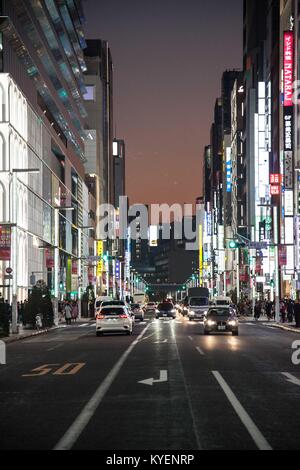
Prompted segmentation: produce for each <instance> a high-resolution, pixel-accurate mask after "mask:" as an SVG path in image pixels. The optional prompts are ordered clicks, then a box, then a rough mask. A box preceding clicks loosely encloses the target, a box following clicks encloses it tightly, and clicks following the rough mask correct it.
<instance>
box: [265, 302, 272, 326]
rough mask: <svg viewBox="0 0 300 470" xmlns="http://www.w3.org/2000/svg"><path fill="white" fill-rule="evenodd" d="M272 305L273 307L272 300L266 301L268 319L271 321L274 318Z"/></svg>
mask: <svg viewBox="0 0 300 470" xmlns="http://www.w3.org/2000/svg"><path fill="white" fill-rule="evenodd" d="M272 307H273V304H272V302H270V301H268V302H266V315H267V318H268V321H270V320H271V318H272Z"/></svg>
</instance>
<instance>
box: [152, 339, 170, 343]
mask: <svg viewBox="0 0 300 470" xmlns="http://www.w3.org/2000/svg"><path fill="white" fill-rule="evenodd" d="M167 342H168V340H167V339H165V340H164V341H154V344H165V343H167Z"/></svg>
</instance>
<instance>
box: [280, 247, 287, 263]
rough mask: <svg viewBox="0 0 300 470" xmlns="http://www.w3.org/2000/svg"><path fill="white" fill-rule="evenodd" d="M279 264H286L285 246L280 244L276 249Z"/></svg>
mask: <svg viewBox="0 0 300 470" xmlns="http://www.w3.org/2000/svg"><path fill="white" fill-rule="evenodd" d="M278 257H279V266H286V265H287V247H286V246H285V245H282V246H280V247H279V249H278Z"/></svg>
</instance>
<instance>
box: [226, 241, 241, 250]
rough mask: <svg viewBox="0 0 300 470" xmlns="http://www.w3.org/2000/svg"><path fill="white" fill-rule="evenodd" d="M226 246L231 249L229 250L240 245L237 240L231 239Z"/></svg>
mask: <svg viewBox="0 0 300 470" xmlns="http://www.w3.org/2000/svg"><path fill="white" fill-rule="evenodd" d="M228 247H229V248H230V249H231V250H234V249H235V248H239V247H240V244H239V242H238V241H236V240H231V241H230V242H229V244H228Z"/></svg>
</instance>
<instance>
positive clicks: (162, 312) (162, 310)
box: [156, 302, 176, 319]
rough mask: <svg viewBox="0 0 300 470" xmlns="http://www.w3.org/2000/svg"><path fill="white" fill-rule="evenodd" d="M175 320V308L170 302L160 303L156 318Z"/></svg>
mask: <svg viewBox="0 0 300 470" xmlns="http://www.w3.org/2000/svg"><path fill="white" fill-rule="evenodd" d="M164 317H165V318H173V319H175V318H176V308H175V306H174V305H173V304H172V303H171V302H162V303H161V304H159V305H158V307H157V310H156V318H157V319H158V318H164Z"/></svg>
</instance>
